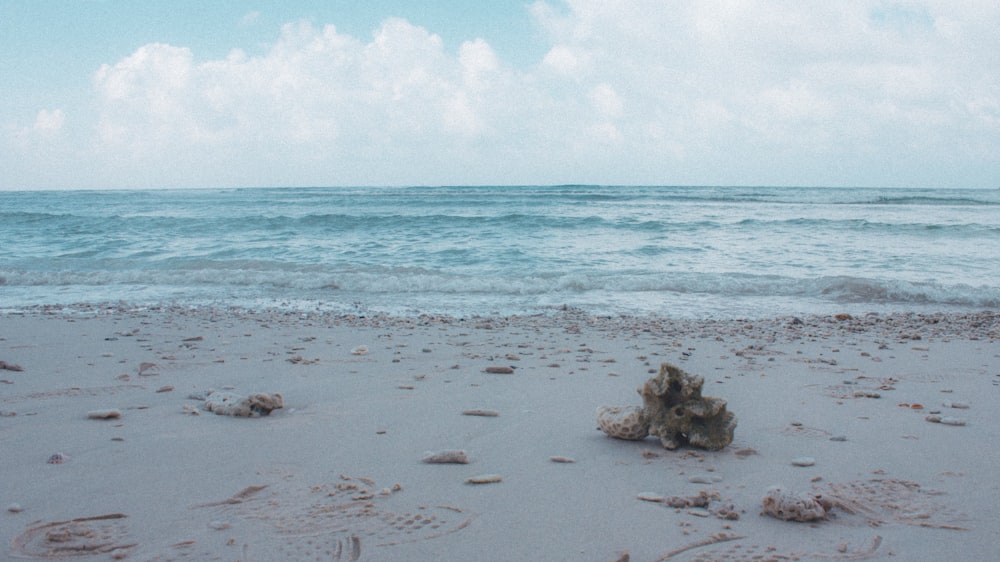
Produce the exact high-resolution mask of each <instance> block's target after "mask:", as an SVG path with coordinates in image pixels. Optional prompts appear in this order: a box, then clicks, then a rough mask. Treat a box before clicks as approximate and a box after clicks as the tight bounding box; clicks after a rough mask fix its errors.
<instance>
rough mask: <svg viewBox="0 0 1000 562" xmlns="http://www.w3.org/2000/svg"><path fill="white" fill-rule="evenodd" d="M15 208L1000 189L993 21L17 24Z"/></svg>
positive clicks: (627, 12)
mask: <svg viewBox="0 0 1000 562" xmlns="http://www.w3.org/2000/svg"><path fill="white" fill-rule="evenodd" d="M0 52H2V56H0V190H25V189H77V188H86V189H105V188H107V189H133V188H134V189H146V188H194V187H256V186H269V187H272V186H273V187H281V186H369V185H370V186H397V185H552V184H605V185H774V186H784V185H790V186H837V187H850V186H875V187H932V188H934V187H948V188H950V187H965V188H990V189H996V188H997V187H1000V3H998V2H996V1H995V0H934V1H931V0H926V1H923V0H914V1H902V2H892V1H882V0H878V1H874V0H872V1H869V0H844V1H838V2H803V1H801V0H760V1H755V0H717V1H668V0H632V1H609V0H539V1H525V0H490V1H489V2H471V1H460V0H426V1H422V2H413V1H411V0H367V1H365V2H357V1H341V0H260V1H248V2H204V1H203V0H198V1H191V0H172V1H170V2H161V1H159V0H150V1H144V2H135V1H130V0H61V1H56V0H3V1H2V2H0Z"/></svg>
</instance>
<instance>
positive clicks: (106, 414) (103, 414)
mask: <svg viewBox="0 0 1000 562" xmlns="http://www.w3.org/2000/svg"><path fill="white" fill-rule="evenodd" d="M120 417H122V413H121V411H120V410H116V409H114V408H106V409H103V410H91V411H89V412H87V419H91V420H114V419H118V418H120Z"/></svg>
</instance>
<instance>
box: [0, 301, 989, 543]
mask: <svg viewBox="0 0 1000 562" xmlns="http://www.w3.org/2000/svg"><path fill="white" fill-rule="evenodd" d="M0 361H2V364H0V367H2V369H0V450H2V455H0V482H2V485H0V508H2V512H0V558H2V559H11V558H14V559H19V558H27V559H32V558H37V559H61V558H77V557H83V558H84V559H95V560H117V559H127V560H157V561H166V560H225V561H234V560H240V561H244V562H246V561H262V560H588V561H589V560H592V561H607V562H611V561H618V560H631V561H642V562H646V561H649V562H652V561H657V560H671V561H673V560H678V561H681V560H683V561H691V560H988V559H995V558H996V557H997V555H998V553H1000V550H998V549H1000V547H998V546H997V537H998V535H997V523H996V512H995V510H996V501H995V500H996V498H997V497H998V495H1000V484H998V483H997V479H996V463H997V459H998V456H997V451H998V450H1000V429H998V425H997V421H996V420H995V419H993V418H992V417H991V416H992V415H993V414H994V413H996V412H997V411H1000V315H998V314H996V313H979V314H961V315H959V314H951V315H945V314H939V315H918V314H896V315H867V316H860V317H859V316H855V317H849V316H846V315H843V316H840V317H836V316H821V317H820V316H817V317H782V318H774V319H767V320H728V321H709V320H671V319H669V318H649V317H591V316H588V315H587V314H584V313H582V312H579V311H576V310H572V309H570V310H565V311H554V312H552V313H551V314H548V315H544V316H522V317H508V318H491V317H482V318H451V317H433V316H422V317H415V318H398V317H389V316H373V317H352V316H343V315H334V314H322V313H315V314H307V313H301V312H296V313H293V312H287V311H285V312H277V311H274V312H267V311H257V312H251V311H243V310H235V309H233V310H229V309H215V310H210V309H184V308H162V309H145V310H131V309H125V308H114V307H97V306H92V307H76V308H72V309H44V308H35V309H28V310H26V311H23V312H18V313H12V312H9V313H5V314H3V315H0ZM664 362H666V363H671V364H674V365H677V366H679V367H680V368H682V369H684V370H686V371H688V372H690V373H692V374H696V375H700V376H702V377H704V379H705V385H704V394H705V395H709V396H716V397H719V398H722V399H724V400H726V402H727V403H728V408H729V410H730V411H731V412H733V413H735V415H736V417H737V420H738V426H737V428H736V432H735V439H734V440H733V442H732V443H731V444H730V445H729V446H727V447H725V448H724V449H723V450H721V451H705V450H701V449H697V448H692V447H681V448H679V449H677V450H672V451H671V450H666V449H665V448H663V446H662V445H661V444H660V442H659V440H658V439H657V438H655V437H648V438H646V439H644V440H641V441H625V440H619V439H612V438H609V437H608V436H606V435H605V434H604V433H603V432H601V431H600V430H599V429H597V423H596V418H595V412H596V411H597V408H598V407H600V406H602V405H623V406H625V405H640V404H641V403H642V402H641V399H640V397H639V395H638V394H637V392H636V389H637V388H638V387H640V386H642V384H643V383H644V382H645V381H646V380H647V379H649V378H650V377H652V376H654V375H655V374H656V372H657V371H658V369H659V366H660V364H661V363H664ZM490 371H493V372H490ZM213 391H215V392H217V393H218V392H228V393H229V395H230V396H234V397H241V396H249V395H251V394H253V393H265V394H267V395H268V396H272V397H273V396H274V395H275V394H276V393H277V394H280V399H281V402H282V404H281V405H282V406H283V407H281V408H280V409H274V410H272V411H270V413H269V415H256V416H254V417H236V416H228V415H215V414H214V413H212V412H210V411H208V409H207V407H206V403H207V402H210V401H211V393H212V392H213ZM216 396H220V395H219V394H216ZM254 413H257V414H261V413H263V412H262V411H260V410H256V411H255V412H254ZM447 451H453V452H459V451H460V452H463V453H464V456H465V459H464V460H466V461H467V462H464V463H429V462H423V459H424V458H425V457H426V456H427V455H428V454H430V453H432V452H433V453H442V452H447ZM470 479H471V482H470ZM480 481H481V482H483V483H479V484H477V483H472V482H480ZM774 485H780V486H782V487H783V489H785V490H788V491H790V492H792V493H796V494H798V493H802V494H807V495H809V496H812V497H817V496H821V497H823V498H825V499H826V500H827V501H828V502H829V503H828V507H829V510H828V512H827V514H826V517H825V518H822V519H818V520H815V521H809V522H797V521H785V520H781V519H778V518H775V517H771V516H768V515H763V514H762V513H761V511H762V498H763V497H764V496H765V494H766V493H767V492H768V489H769V488H770V487H772V486H774ZM696 498H702V500H701V501H695V500H696ZM684 499H689V500H691V501H690V502H688V503H689V504H687V505H686V504H684V503H683V501H679V500H684ZM676 505H680V507H675V506H676Z"/></svg>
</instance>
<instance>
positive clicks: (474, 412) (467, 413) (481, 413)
mask: <svg viewBox="0 0 1000 562" xmlns="http://www.w3.org/2000/svg"><path fill="white" fill-rule="evenodd" d="M462 415H463V416H483V417H487V418H495V417H497V416H499V415H500V412H498V411H496V410H479V409H476V410H464V411H463V412H462Z"/></svg>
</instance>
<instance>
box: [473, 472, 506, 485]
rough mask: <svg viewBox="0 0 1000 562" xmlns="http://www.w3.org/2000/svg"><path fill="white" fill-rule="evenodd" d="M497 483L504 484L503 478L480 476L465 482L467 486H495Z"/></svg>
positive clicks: (491, 475)
mask: <svg viewBox="0 0 1000 562" xmlns="http://www.w3.org/2000/svg"><path fill="white" fill-rule="evenodd" d="M495 482H503V477H502V476H500V475H499V474H480V475H478V476H473V477H472V478H466V480H465V483H466V484H493V483H495Z"/></svg>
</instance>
